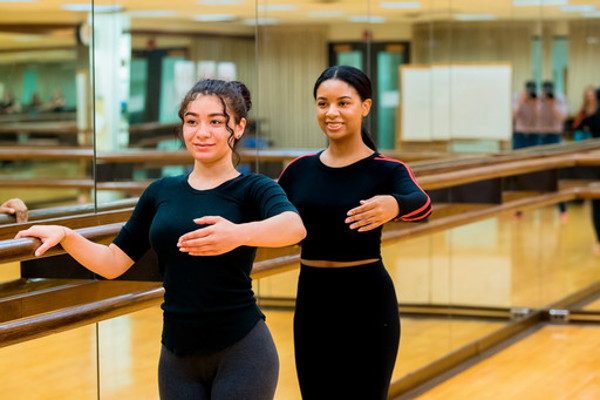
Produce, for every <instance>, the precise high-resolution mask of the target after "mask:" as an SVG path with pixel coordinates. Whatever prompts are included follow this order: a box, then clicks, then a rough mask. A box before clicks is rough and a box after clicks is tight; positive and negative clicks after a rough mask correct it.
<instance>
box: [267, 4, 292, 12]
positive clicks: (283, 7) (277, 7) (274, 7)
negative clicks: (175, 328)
mask: <svg viewBox="0 0 600 400" xmlns="http://www.w3.org/2000/svg"><path fill="white" fill-rule="evenodd" d="M296 8H297V7H296V6H295V5H292V4H259V6H258V7H257V9H258V11H259V12H268V11H294V10H295V9H296Z"/></svg>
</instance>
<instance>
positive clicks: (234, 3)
mask: <svg viewBox="0 0 600 400" xmlns="http://www.w3.org/2000/svg"><path fill="white" fill-rule="evenodd" d="M90 4H91V2H90V3H87V4H86V3H85V2H81V3H78V2H77V0H72V1H65V0H22V1H19V0H0V49H19V48H36V47H46V46H56V47H61V46H68V45H72V44H73V43H74V40H75V39H74V35H73V34H72V32H73V31H74V29H73V27H74V26H76V25H77V24H79V23H81V22H84V21H86V20H87V19H88V15H89V13H90V11H89V9H90ZM94 6H95V11H96V13H97V15H100V13H101V12H102V11H106V12H111V11H112V12H123V13H125V15H127V16H128V17H129V18H130V21H131V22H130V23H131V28H132V29H133V30H141V31H183V32H193V31H210V32H232V33H247V34H251V33H252V32H253V30H254V27H255V25H256V24H257V23H258V24H259V25H262V24H264V25H271V24H273V25H287V24H325V25H335V26H336V29H339V27H340V26H342V27H343V26H344V24H358V25H361V26H363V27H364V26H365V24H367V23H371V24H378V25H379V24H390V25H391V24H393V25H396V26H398V24H412V23H417V22H426V21H441V20H445V21H461V20H532V21H539V20H569V19H583V18H591V19H594V18H600V0H421V1H380V0H371V1H368V2H367V1H365V0H269V1H259V3H258V4H257V5H256V4H255V3H254V2H249V1H246V0H169V1H164V0H160V1H159V0H123V1H118V2H117V1H101V0H98V1H95V2H94ZM114 10H116V11H114ZM257 10H258V14H257Z"/></svg>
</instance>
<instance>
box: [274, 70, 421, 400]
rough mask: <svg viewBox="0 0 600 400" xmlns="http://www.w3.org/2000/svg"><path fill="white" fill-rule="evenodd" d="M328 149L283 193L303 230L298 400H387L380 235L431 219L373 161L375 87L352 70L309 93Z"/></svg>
mask: <svg viewBox="0 0 600 400" xmlns="http://www.w3.org/2000/svg"><path fill="white" fill-rule="evenodd" d="M314 97H315V100H316V106H317V119H318V121H319V125H320V127H321V129H322V130H323V132H324V133H325V134H326V135H327V137H328V139H329V144H328V146H327V148H326V149H325V150H323V151H320V152H318V153H315V154H310V155H306V156H302V157H299V158H297V159H296V160H294V161H292V162H291V163H290V164H289V165H288V166H287V167H286V168H285V170H284V171H283V172H282V174H281V176H280V178H279V184H280V185H281V187H283V189H284V190H285V192H286V193H287V195H288V198H289V199H290V201H291V202H292V203H293V204H294V205H295V206H296V208H297V209H298V211H299V212H300V216H301V217H302V220H303V222H304V226H305V227H306V230H307V236H306V238H305V239H304V241H303V242H302V254H301V269H300V278H299V282H298V293H297V299H296V309H295V315H294V346H295V357H296V369H297V373H298V380H299V383H300V390H301V392H302V398H303V399H304V400H319V399H323V400H325V399H361V400H362V399H369V400H383V399H386V396H387V392H388V387H389V384H390V380H391V376H392V371H393V369H394V364H395V360H396V353H397V351H398V345H399V340H400V320H399V315H398V303H397V300H396V293H395V289H394V285H393V282H392V280H391V278H390V276H389V275H388V273H387V271H386V269H385V267H384V265H383V263H382V261H381V248H380V247H381V229H382V225H383V224H384V223H386V222H388V221H391V220H402V221H417V220H421V219H424V218H426V217H427V216H428V215H429V214H430V212H431V204H430V200H429V197H428V196H427V194H426V193H425V192H424V191H423V190H422V189H421V188H420V187H419V185H418V184H417V182H416V181H415V178H414V175H413V174H412V172H411V170H410V169H409V168H408V167H407V166H406V165H405V164H404V163H402V162H400V161H397V160H394V159H390V158H387V157H384V156H382V155H381V154H379V153H378V152H377V149H376V147H375V144H374V143H373V141H372V140H371V138H370V137H369V135H368V132H367V131H366V129H365V127H364V126H363V118H364V117H366V116H367V115H368V114H369V111H370V109H371V105H372V98H371V97H372V95H371V82H370V80H369V78H368V77H367V76H366V75H365V74H364V73H363V72H362V71H360V70H358V69H356V68H353V67H349V66H335V67H330V68H328V69H326V70H325V71H324V72H323V73H322V74H321V76H320V77H319V78H318V79H317V81H316V83H315V87H314Z"/></svg>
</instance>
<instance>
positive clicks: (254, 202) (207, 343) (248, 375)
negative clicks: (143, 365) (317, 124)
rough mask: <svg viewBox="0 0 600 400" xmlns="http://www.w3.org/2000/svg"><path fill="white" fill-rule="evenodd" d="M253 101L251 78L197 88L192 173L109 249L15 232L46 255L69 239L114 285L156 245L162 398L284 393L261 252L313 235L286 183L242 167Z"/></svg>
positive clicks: (68, 245) (36, 229)
mask: <svg viewBox="0 0 600 400" xmlns="http://www.w3.org/2000/svg"><path fill="white" fill-rule="evenodd" d="M251 104H252V103H251V99H250V92H249V91H248V89H247V88H246V86H245V85H244V84H242V83H241V82H235V81H234V82H225V81H222V80H203V81H200V82H198V83H197V84H196V85H195V86H194V87H193V88H192V89H191V90H190V91H189V92H188V94H187V95H186V96H185V98H184V99H183V102H182V103H181V107H180V109H179V117H180V118H181V120H182V132H183V139H184V142H185V145H186V147H187V149H188V151H189V152H190V153H191V154H192V156H193V157H194V167H193V170H192V171H191V172H190V173H189V174H185V175H181V176H176V177H166V178H162V179H159V180H157V181H155V182H153V183H152V184H151V185H150V186H148V188H147V189H146V190H145V191H144V193H143V194H142V196H141V197H140V199H139V201H138V203H137V205H136V207H135V210H134V211H133V214H132V215H131V217H130V218H129V220H128V221H127V223H126V224H125V225H124V226H123V228H122V229H121V231H120V232H119V234H118V235H117V237H116V238H115V239H114V240H113V242H112V243H111V244H110V245H109V246H105V245H102V244H96V243H93V242H90V241H89V240H87V239H85V238H84V237H82V236H81V235H79V234H78V233H76V232H74V231H72V230H71V229H68V228H66V227H62V226H56V225H52V226H49V225H43V226H42V225H40V226H33V227H31V228H30V229H27V230H25V231H21V232H19V233H18V234H17V237H19V238H23V237H38V238H40V239H41V240H42V245H41V246H40V247H39V248H38V249H37V250H36V251H35V255H36V256H40V255H42V254H43V253H44V252H45V251H46V250H48V249H49V248H50V247H52V246H55V245H57V244H59V243H60V244H61V245H62V247H63V248H64V249H65V250H66V251H67V252H68V253H69V254H70V255H71V256H73V257H74V258H75V259H76V260H77V261H78V262H79V263H81V264H82V265H84V266H85V267H87V268H89V269H90V270H92V271H94V272H95V273H98V274H100V275H102V276H104V277H106V278H109V279H111V278H115V277H118V276H119V275H121V274H122V273H124V272H125V271H126V270H127V269H128V268H129V267H131V265H132V264H133V263H134V261H136V260H139V259H140V258H141V257H142V255H143V254H144V253H146V251H147V250H148V249H150V248H152V249H154V250H155V252H156V254H157V255H158V262H159V266H160V268H161V270H162V271H163V274H164V288H165V294H164V302H163V304H162V309H163V311H164V313H163V333H162V350H161V355H160V361H159V368H158V369H159V371H158V372H159V373H158V383H159V392H160V398H161V399H163V400H180V399H201V400H203V399H213V400H219V399H248V400H271V399H273V397H274V394H275V388H276V385H277V379H278V373H279V359H278V356H277V350H276V348H275V344H274V342H273V339H272V337H271V333H270V332H269V329H268V328H267V325H266V324H265V322H264V319H265V316H264V314H263V313H262V312H261V311H260V309H259V308H258V306H257V304H256V299H255V297H254V293H253V291H252V280H251V278H250V272H251V270H252V264H253V260H254V257H255V254H256V247H257V246H264V247H279V246H286V245H292V244H295V243H297V242H299V241H300V240H302V239H303V238H304V236H305V229H304V226H303V225H302V220H301V219H300V216H299V215H298V213H297V211H296V209H295V207H294V206H293V205H292V204H291V203H290V202H289V201H288V199H287V197H286V195H285V193H284V192H283V190H282V189H281V188H280V187H279V186H278V185H277V183H276V182H274V181H273V180H272V179H270V178H267V177H265V176H263V175H258V174H240V173H239V172H238V171H237V170H236V169H235V165H234V163H233V161H232V156H233V155H234V149H235V144H236V143H237V142H238V141H239V139H240V138H241V136H242V134H243V133H244V128H245V126H246V121H247V120H246V118H247V114H248V111H249V110H250V107H251Z"/></svg>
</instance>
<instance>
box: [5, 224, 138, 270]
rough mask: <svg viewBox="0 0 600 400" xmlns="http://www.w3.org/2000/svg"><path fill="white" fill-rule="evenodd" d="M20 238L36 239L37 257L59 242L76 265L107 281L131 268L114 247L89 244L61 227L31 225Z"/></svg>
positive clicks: (123, 255) (121, 253)
mask: <svg viewBox="0 0 600 400" xmlns="http://www.w3.org/2000/svg"><path fill="white" fill-rule="evenodd" d="M24 237H36V238H39V239H40V240H41V241H42V245H41V246H40V247H38V248H37V249H36V251H35V255H36V256H41V255H42V254H44V253H45V252H46V251H47V250H48V249H50V248H51V247H53V246H56V245H57V244H59V243H60V244H61V245H62V247H63V249H65V251H66V252H67V253H69V254H70V255H71V256H72V257H73V258H74V259H75V260H77V262H79V263H80V264H81V265H83V266H84V267H86V268H87V269H89V270H90V271H92V272H94V273H96V274H99V275H102V276H103V277H105V278H108V279H113V278H116V277H118V276H119V275H121V274H123V273H124V272H125V271H127V269H129V267H131V266H132V265H133V260H132V259H131V258H129V256H128V255H127V254H125V252H123V250H121V249H120V248H119V247H118V246H116V245H115V244H113V243H111V244H110V245H109V246H105V245H103V244H98V243H94V242H91V241H89V240H88V239H86V238H84V237H83V236H81V235H80V234H78V233H77V232H75V231H73V230H71V229H69V228H66V227H64V226H59V225H34V226H32V227H31V228H29V229H27V230H24V231H20V232H19V233H17V236H16V238H24Z"/></svg>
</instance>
